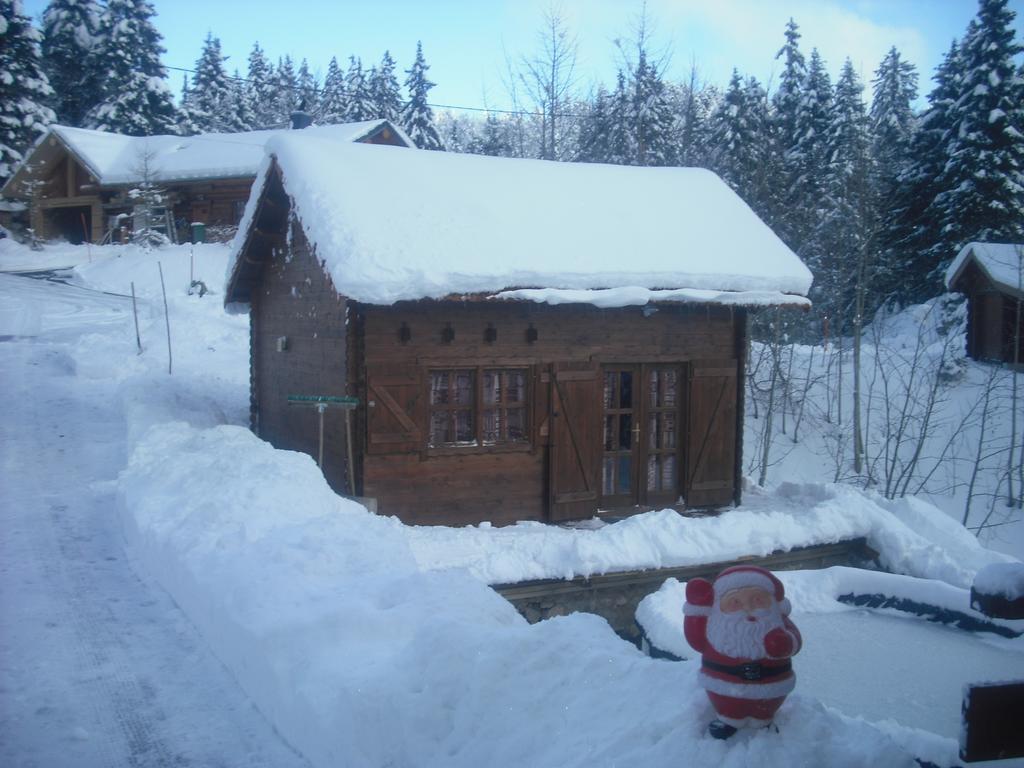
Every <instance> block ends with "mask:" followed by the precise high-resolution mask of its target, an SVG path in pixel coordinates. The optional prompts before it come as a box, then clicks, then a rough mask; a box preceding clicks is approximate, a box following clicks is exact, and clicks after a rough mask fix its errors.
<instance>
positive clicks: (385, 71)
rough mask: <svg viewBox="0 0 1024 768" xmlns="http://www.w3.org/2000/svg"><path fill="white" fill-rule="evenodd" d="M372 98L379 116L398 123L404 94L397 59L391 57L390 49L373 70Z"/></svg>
mask: <svg viewBox="0 0 1024 768" xmlns="http://www.w3.org/2000/svg"><path fill="white" fill-rule="evenodd" d="M370 98H371V99H373V104H374V112H375V113H376V116H377V117H379V118H383V119H384V120H390V121H391V122H392V124H394V125H398V122H399V120H400V118H401V115H402V94H401V92H400V90H399V85H398V78H397V77H395V60H394V59H393V58H391V53H390V52H389V51H384V55H383V56H382V57H381V60H380V64H378V65H377V68H376V69H374V70H373V72H372V75H371V77H370Z"/></svg>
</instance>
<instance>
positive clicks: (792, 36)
mask: <svg viewBox="0 0 1024 768" xmlns="http://www.w3.org/2000/svg"><path fill="white" fill-rule="evenodd" d="M799 43H800V32H799V27H798V26H797V23H796V22H795V21H794V20H793V19H790V20H789V22H788V23H787V24H786V42H785V44H784V45H783V46H782V48H780V49H779V52H778V53H776V54H775V58H776V59H778V58H783V59H784V64H783V68H782V74H781V75H780V77H779V88H778V90H777V91H776V92H775V94H774V95H773V96H772V106H773V107H774V120H773V122H774V126H773V133H774V134H775V137H776V141H777V142H778V144H777V146H778V150H779V152H780V154H781V158H782V162H781V168H780V169H779V175H778V179H777V182H776V184H777V192H776V194H775V198H776V199H777V200H778V204H779V210H778V215H777V217H776V221H775V225H776V228H777V231H778V232H779V235H780V236H781V237H782V239H783V240H785V241H786V242H787V243H788V244H789V245H790V246H791V247H794V248H796V247H797V240H798V239H799V237H800V234H801V230H802V228H803V227H802V223H801V221H800V216H799V209H797V208H794V205H795V204H798V203H797V202H796V201H798V200H799V197H800V195H799V194H798V190H797V186H798V184H799V179H800V176H801V173H802V168H803V164H802V163H801V162H800V158H799V155H798V154H797V144H798V142H799V139H800V126H799V124H798V115H799V113H800V109H801V103H802V101H803V97H804V87H805V82H806V80H807V65H806V63H805V61H804V55H803V53H801V52H800V46H799Z"/></svg>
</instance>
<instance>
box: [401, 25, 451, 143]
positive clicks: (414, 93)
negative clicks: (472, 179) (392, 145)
mask: <svg viewBox="0 0 1024 768" xmlns="http://www.w3.org/2000/svg"><path fill="white" fill-rule="evenodd" d="M428 69H430V66H429V65H428V64H427V62H426V59H424V58H423V43H422V42H417V43H416V60H415V61H413V64H412V67H411V68H410V69H407V70H406V78H405V87H406V90H407V91H408V92H409V101H408V102H406V105H405V108H404V109H403V110H402V127H403V128H404V129H405V132H406V133H407V134H409V138H411V139H412V140H413V143H415V144H416V146H417V147H419V148H420V149H437V150H443V149H444V144H443V143H442V141H441V137H440V136H438V134H437V128H436V127H435V126H434V112H433V110H431V108H430V104H429V103H428V102H427V94H428V93H429V92H430V89H431V88H433V87H434V83H432V82H430V80H428V79H427V70H428Z"/></svg>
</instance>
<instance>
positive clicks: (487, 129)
mask: <svg viewBox="0 0 1024 768" xmlns="http://www.w3.org/2000/svg"><path fill="white" fill-rule="evenodd" d="M469 151H470V152H473V153H475V154H478V155H490V156H491V157H511V156H512V141H511V139H510V137H509V130H508V124H507V122H506V121H504V120H502V119H501V118H499V117H498V116H497V115H496V114H494V113H493V112H488V113H487V118H486V119H485V120H484V126H483V131H482V133H481V135H480V137H479V138H478V139H476V140H474V141H473V142H471V144H470V150H469Z"/></svg>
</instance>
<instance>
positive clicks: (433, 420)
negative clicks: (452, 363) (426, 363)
mask: <svg viewBox="0 0 1024 768" xmlns="http://www.w3.org/2000/svg"><path fill="white" fill-rule="evenodd" d="M528 441H529V434H528V430H527V376H526V369H522V368H457V369H452V370H444V371H437V370H435V371H431V372H430V433H429V446H430V447H431V448H439V447H457V446H466V447H469V446H474V445H476V446H492V445H505V444H514V443H526V442H528Z"/></svg>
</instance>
